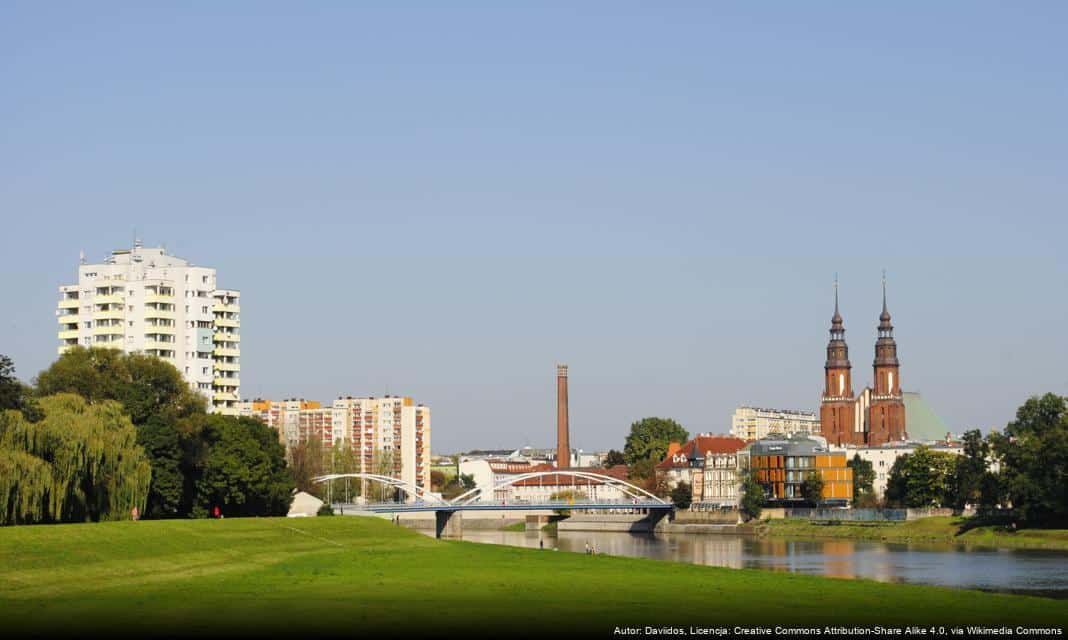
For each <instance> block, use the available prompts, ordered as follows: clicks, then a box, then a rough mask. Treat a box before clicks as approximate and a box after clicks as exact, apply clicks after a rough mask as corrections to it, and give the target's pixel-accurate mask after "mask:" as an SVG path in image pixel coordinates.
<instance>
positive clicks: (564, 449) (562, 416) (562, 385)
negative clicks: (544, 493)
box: [556, 364, 571, 469]
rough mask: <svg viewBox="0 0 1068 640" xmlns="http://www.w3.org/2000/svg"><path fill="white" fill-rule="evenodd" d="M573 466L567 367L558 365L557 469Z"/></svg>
mask: <svg viewBox="0 0 1068 640" xmlns="http://www.w3.org/2000/svg"><path fill="white" fill-rule="evenodd" d="M570 466H571V438H570V433H569V432H568V424H567V365H566V364H558V365H556V468H557V469H566V468H568V467H570Z"/></svg>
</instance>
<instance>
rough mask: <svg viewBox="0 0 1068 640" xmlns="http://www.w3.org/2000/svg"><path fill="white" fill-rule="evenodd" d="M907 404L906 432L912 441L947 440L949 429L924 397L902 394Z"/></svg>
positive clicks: (916, 394) (914, 393) (908, 392)
mask: <svg viewBox="0 0 1068 640" xmlns="http://www.w3.org/2000/svg"><path fill="white" fill-rule="evenodd" d="M901 396H902V399H903V400H904V402H905V431H907V432H908V436H909V439H910V440H920V441H928V440H945V438H946V434H947V433H949V427H947V426H946V423H945V422H944V421H943V420H942V418H940V417H938V414H936V413H935V412H934V409H933V408H931V405H930V404H928V403H927V401H926V400H924V398H923V396H922V395H920V394H919V393H917V392H915V391H905V392H904V393H902V394H901Z"/></svg>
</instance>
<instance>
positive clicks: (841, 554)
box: [823, 540, 857, 578]
mask: <svg viewBox="0 0 1068 640" xmlns="http://www.w3.org/2000/svg"><path fill="white" fill-rule="evenodd" d="M854 551H855V548H854V545H853V542H852V541H850V540H825V541H824V542H823V555H824V556H826V559H825V560H824V562H823V566H824V575H826V576H832V577H835V578H855V577H856V575H857V571H856V567H854V566H853V562H854V560H855V558H856V554H855V553H854Z"/></svg>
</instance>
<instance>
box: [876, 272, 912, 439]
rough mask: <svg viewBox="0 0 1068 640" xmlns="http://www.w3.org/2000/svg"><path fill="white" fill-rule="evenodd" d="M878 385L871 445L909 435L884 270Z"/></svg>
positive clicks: (878, 346) (877, 352)
mask: <svg viewBox="0 0 1068 640" xmlns="http://www.w3.org/2000/svg"><path fill="white" fill-rule="evenodd" d="M873 366H874V368H875V388H874V389H872V394H871V407H870V409H869V427H868V428H869V430H870V431H869V434H868V440H869V444H871V445H880V444H883V443H886V442H896V441H899V440H904V439H905V438H906V437H907V432H906V431H905V403H904V401H902V399H901V380H900V378H899V376H898V369H899V364H898V361H897V342H895V341H894V325H892V324H890V312H889V311H887V310H886V274H885V273H884V274H883V312H882V313H881V314H879V337H878V339H876V341H875V362H874V363H873Z"/></svg>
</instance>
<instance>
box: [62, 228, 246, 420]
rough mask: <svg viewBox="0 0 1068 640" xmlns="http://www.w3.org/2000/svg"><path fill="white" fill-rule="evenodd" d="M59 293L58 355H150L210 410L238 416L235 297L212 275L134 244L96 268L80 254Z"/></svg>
mask: <svg viewBox="0 0 1068 640" xmlns="http://www.w3.org/2000/svg"><path fill="white" fill-rule="evenodd" d="M59 293H60V300H59V304H58V305H57V306H58V309H57V311H56V314H57V316H58V319H59V353H61V354H62V353H63V352H64V351H66V350H67V349H68V348H70V347H72V346H74V345H83V346H86V347H107V348H112V349H121V350H123V351H125V352H128V353H135V352H136V353H144V354H148V355H153V356H157V357H159V358H162V359H163V360H165V361H167V362H169V363H171V364H173V365H174V366H175V367H176V368H177V369H178V371H179V372H181V374H182V375H183V376H184V378H185V379H186V381H187V382H188V383H189V385H190V386H191V387H193V388H194V389H196V390H197V391H199V392H200V393H201V395H203V396H204V397H205V398H207V400H208V406H210V407H211V408H212V410H213V411H215V412H216V413H225V414H236V413H237V403H238V399H239V398H240V384H241V381H240V376H239V373H240V371H241V364H240V360H241V358H240V356H241V348H240V341H241V338H240V327H241V321H240V310H241V309H240V305H239V299H240V295H241V294H240V293H238V292H237V291H234V290H231V289H218V288H216V275H215V269H212V268H210V267H199V266H195V265H192V264H189V263H188V262H187V261H186V260H183V259H181V258H178V257H176V256H172V255H168V254H167V252H166V251H165V250H164V249H163V248H162V247H155V248H149V247H143V246H141V243H140V241H134V246H133V248H132V249H119V250H115V251H112V252H111V255H110V256H108V257H107V258H106V259H105V260H104V262H102V263H100V264H87V263H86V262H85V258H84V255H83V257H82V259H81V264H79V265H78V283H77V284H71V285H63V286H61V287H59Z"/></svg>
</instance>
